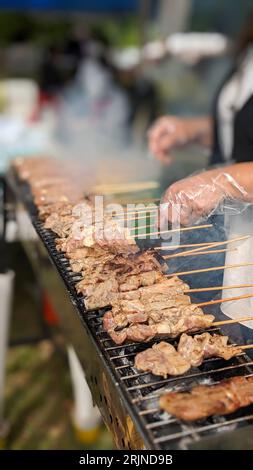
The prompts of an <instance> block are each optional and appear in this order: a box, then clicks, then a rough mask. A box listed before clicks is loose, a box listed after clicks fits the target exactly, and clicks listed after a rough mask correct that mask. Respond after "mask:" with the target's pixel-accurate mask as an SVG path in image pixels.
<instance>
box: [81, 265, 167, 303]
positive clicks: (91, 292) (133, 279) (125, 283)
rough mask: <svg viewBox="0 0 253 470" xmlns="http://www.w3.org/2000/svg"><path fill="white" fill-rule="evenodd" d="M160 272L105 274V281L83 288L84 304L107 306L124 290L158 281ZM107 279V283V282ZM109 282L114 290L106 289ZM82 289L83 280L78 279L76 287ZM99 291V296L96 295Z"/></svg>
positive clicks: (114, 301) (134, 288)
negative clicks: (105, 301)
mask: <svg viewBox="0 0 253 470" xmlns="http://www.w3.org/2000/svg"><path fill="white" fill-rule="evenodd" d="M161 277H162V274H161V273H159V272H157V271H149V272H147V273H145V272H144V273H140V274H138V275H133V276H128V275H123V276H115V275H114V274H113V273H112V274H111V275H110V276H109V275H107V276H106V278H107V279H106V281H103V282H100V283H97V284H95V285H88V286H87V287H86V289H85V295H86V297H85V300H84V304H85V307H86V308H87V309H95V308H102V307H107V306H110V305H114V304H116V302H117V298H118V296H119V293H120V292H125V291H127V290H128V291H132V290H137V289H138V288H139V287H141V286H146V285H149V284H154V283H155V282H159V280H160V279H161ZM108 280H109V283H108ZM110 283H113V286H114V290H113V291H111V292H110V290H109V291H108V288H109V285H110ZM80 286H81V289H82V292H83V293H84V286H85V282H82V281H80V283H79V284H78V286H77V288H78V289H80ZM103 291H106V295H105V296H104V295H102V296H101V293H102V292H103ZM98 292H99V293H100V296H99V295H98ZM115 294H116V295H115ZM105 299H107V303H106V304H105V303H104V300H105Z"/></svg>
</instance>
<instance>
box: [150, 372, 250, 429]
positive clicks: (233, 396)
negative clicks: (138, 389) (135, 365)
mask: <svg viewBox="0 0 253 470" xmlns="http://www.w3.org/2000/svg"><path fill="white" fill-rule="evenodd" d="M252 403H253V377H232V378H230V379H227V380H222V381H221V382H220V383H218V384H217V385H211V386H210V385H209V386H207V385H206V386H204V385H202V386H201V385H200V386H197V387H194V388H193V389H192V390H191V391H190V392H169V393H166V394H165V395H163V396H162V397H161V398H160V400H159V404H160V407H161V408H162V409H163V410H165V411H167V412H168V413H170V414H171V415H173V416H176V417H177V418H179V419H182V420H184V421H195V420H198V419H202V418H206V417H208V416H213V415H225V414H229V413H233V412H235V411H236V410H238V409H239V408H242V407H245V406H248V405H250V404H252Z"/></svg>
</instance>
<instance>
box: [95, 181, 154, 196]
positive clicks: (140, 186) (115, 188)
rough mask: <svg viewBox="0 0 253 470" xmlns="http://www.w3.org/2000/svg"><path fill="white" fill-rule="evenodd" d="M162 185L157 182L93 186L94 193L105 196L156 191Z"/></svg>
mask: <svg viewBox="0 0 253 470" xmlns="http://www.w3.org/2000/svg"><path fill="white" fill-rule="evenodd" d="M159 186H160V185H159V183H158V182H157V181H139V182H138V181H136V182H132V183H121V184H120V183H112V184H97V185H95V186H93V188H92V191H93V193H94V192H95V193H96V192H100V193H103V194H116V193H128V192H134V191H144V190H147V189H156V188H158V187H159Z"/></svg>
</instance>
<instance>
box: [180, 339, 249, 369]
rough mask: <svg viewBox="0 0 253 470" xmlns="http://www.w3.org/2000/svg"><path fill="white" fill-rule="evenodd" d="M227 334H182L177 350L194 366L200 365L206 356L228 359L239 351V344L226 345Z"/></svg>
mask: <svg viewBox="0 0 253 470" xmlns="http://www.w3.org/2000/svg"><path fill="white" fill-rule="evenodd" d="M227 342H228V336H222V335H215V334H214V335H210V333H202V334H201V335H195V336H194V337H192V336H188V335H187V334H185V333H184V334H182V336H181V338H180V341H179V344H178V348H177V350H178V352H179V353H180V354H181V356H183V357H184V358H185V359H186V360H188V361H189V362H190V364H191V365H192V366H194V367H198V366H200V364H202V362H203V360H204V359H205V358H208V357H221V358H223V359H225V360H229V359H231V358H232V357H234V356H236V355H237V354H239V353H240V352H241V349H240V347H239V346H232V345H228V344H227Z"/></svg>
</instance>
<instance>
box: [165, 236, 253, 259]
mask: <svg viewBox="0 0 253 470" xmlns="http://www.w3.org/2000/svg"><path fill="white" fill-rule="evenodd" d="M247 238H250V235H245V236H243V237H237V238H232V239H230V240H226V241H223V242H213V243H210V244H209V245H208V246H207V247H206V249H207V250H209V249H210V248H213V247H217V246H222V245H228V244H229V243H235V242H238V241H240V240H246V239H247ZM202 249H203V248H202V247H198V248H194V249H193V250H187V251H184V252H180V253H176V254H174V255H165V256H163V258H164V259H169V258H176V257H179V256H186V255H187V254H188V253H189V254H194V253H196V254H197V252H199V251H201V250H202ZM210 253H211V252H210Z"/></svg>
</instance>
